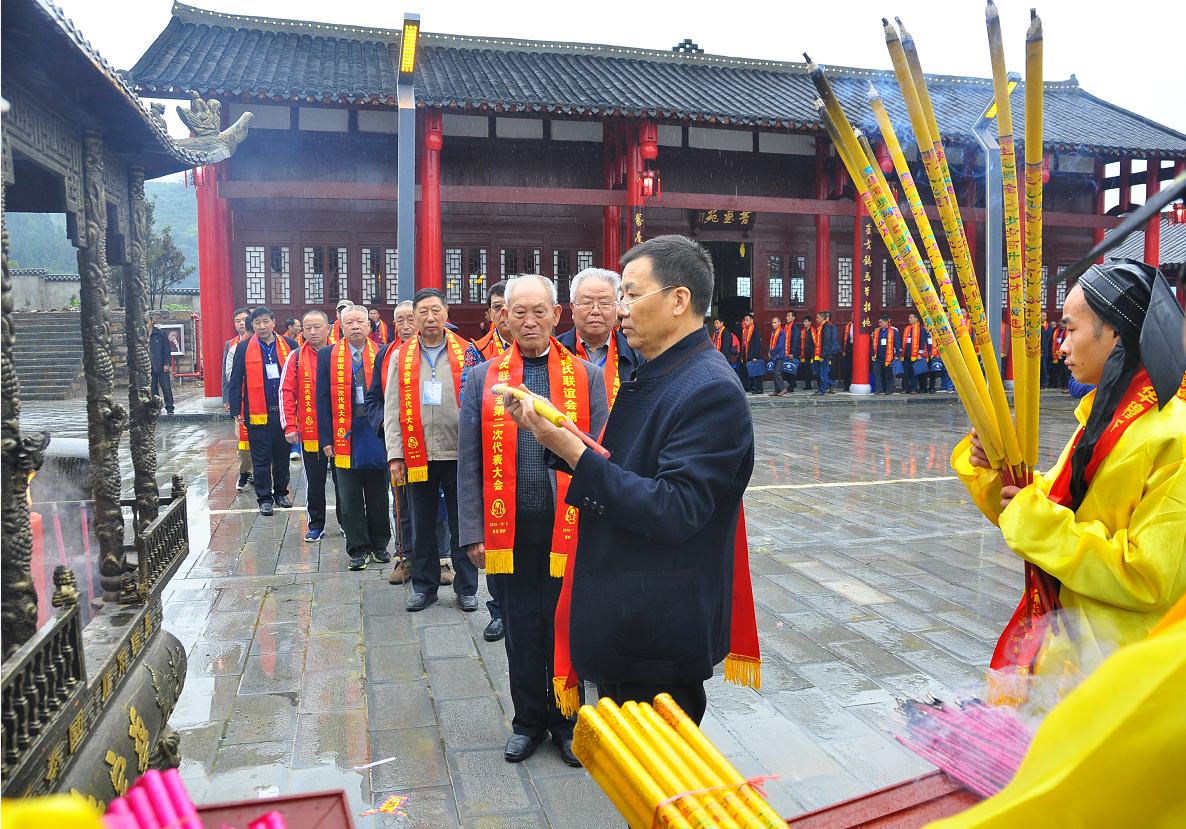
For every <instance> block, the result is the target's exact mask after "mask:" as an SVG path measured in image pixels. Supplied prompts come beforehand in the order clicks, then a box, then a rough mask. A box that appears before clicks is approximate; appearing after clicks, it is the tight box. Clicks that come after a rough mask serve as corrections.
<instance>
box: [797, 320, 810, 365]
mask: <svg viewBox="0 0 1186 829" xmlns="http://www.w3.org/2000/svg"><path fill="white" fill-rule="evenodd" d="M810 330H811V329H810V328H809V327H808V326H806V325H801V326H799V362H803V361H804V360H806V359H807V332H808V331H810Z"/></svg>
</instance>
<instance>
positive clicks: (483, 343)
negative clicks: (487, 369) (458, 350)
mask: <svg viewBox="0 0 1186 829" xmlns="http://www.w3.org/2000/svg"><path fill="white" fill-rule="evenodd" d="M474 348H476V349H478V353H479V354H481V355H482V359H483V360H493V359H494V358H495V357H497V356H498V355H499V354H502V353H503V352H504V351H505V350H506V349H505V348H503V347H502V337H500V336H498V330H497V329H494V330H492V331H491V332H490V333H489V334H487V335H486V336H485V337H482V338H481V339H480V340H475V341H474Z"/></svg>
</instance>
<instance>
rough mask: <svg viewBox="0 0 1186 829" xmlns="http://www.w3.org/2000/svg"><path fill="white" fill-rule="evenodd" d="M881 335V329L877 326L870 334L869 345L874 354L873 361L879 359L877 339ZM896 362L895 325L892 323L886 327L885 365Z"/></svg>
mask: <svg viewBox="0 0 1186 829" xmlns="http://www.w3.org/2000/svg"><path fill="white" fill-rule="evenodd" d="M880 337H881V329H880V328H875V329H873V332H872V333H871V334H869V340H870V342H869V345H870V349H871V351H872V354H873V361H874V362H876V361H877V341H878V339H880ZM893 362H894V327H893V326H892V325H891V326H890V327H889V328H887V329H885V365H887V366H888V365H891V364H892V363H893Z"/></svg>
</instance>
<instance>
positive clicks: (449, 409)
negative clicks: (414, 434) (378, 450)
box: [383, 344, 457, 461]
mask: <svg viewBox="0 0 1186 829" xmlns="http://www.w3.org/2000/svg"><path fill="white" fill-rule="evenodd" d="M436 362H437V365H436V374H437V377H436V379H437V382H438V383H440V384H441V405H439V406H426V405H421V407H420V416H421V422H422V423H423V424H424V443H425V445H426V446H427V447H428V459H429V460H430V461H455V460H457V387H456V386H455V385H454V384H453V370H452V368H451V367H450V366H449V346H448V345H447V344H445V347H444V348H442V349H441V351H440V353H439V354H438V355H437V360H436ZM432 369H433V366H432V364H431V363H430V362H429V361H428V354H427V353H426V352H425V350H424V347H423V346H421V347H420V389H418V390H417V393H416V400H417V401H420V400H422V399H423V397H422V394H423V390H424V384H425V383H430V382H432ZM399 371H400V366H399V355H398V354H397V355H396V356H395V357H392V358H391V363H390V364H389V365H388V367H387V391H386V392H385V394H384V396H383V437H384V440H385V441H386V442H387V460H389V461H394V460H403V458H404V429H403V424H401V423H400V422H399V419H400V411H401V410H402V405H403V401H402V400H401V399H400V398H401V387H400V374H399Z"/></svg>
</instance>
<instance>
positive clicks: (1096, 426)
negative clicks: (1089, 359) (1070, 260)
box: [1070, 259, 1186, 510]
mask: <svg viewBox="0 0 1186 829" xmlns="http://www.w3.org/2000/svg"><path fill="white" fill-rule="evenodd" d="M1079 285H1080V286H1082V288H1083V298H1084V299H1085V300H1086V301H1087V304H1088V305H1090V306H1091V309H1092V310H1093V311H1095V312H1096V314H1098V315H1099V317H1100V319H1102V320H1103V321H1104V322H1106V323H1107V324H1108V325H1110V326H1111V327H1112V328H1113V329H1115V331H1116V333H1117V334H1118V335H1119V336H1120V342H1118V343H1117V344H1116V347H1115V348H1114V349H1113V350H1112V353H1111V355H1110V356H1109V357H1108V361H1107V362H1106V363H1105V364H1104V373H1103V377H1102V378H1101V379H1100V384H1099V389H1098V390H1097V391H1096V393H1095V394H1096V396H1095V402H1094V403H1093V404H1092V408H1091V415H1090V416H1089V417H1088V418H1087V424H1086V425H1085V426H1084V427H1083V435H1082V436H1081V437H1080V438H1079V442H1078V443H1077V444H1076V445H1075V451H1074V453H1073V454H1072V455H1071V483H1070V492H1071V500H1072V504H1071V508H1072V509H1075V510H1077V509H1079V505H1080V504H1081V503H1082V502H1083V497H1084V496H1085V495H1086V494H1087V481H1086V479H1085V476H1086V472H1087V466H1088V464H1090V463H1091V455H1092V452H1093V451H1094V450H1095V445H1096V443H1097V442H1098V441H1099V439H1100V438H1101V437H1102V436H1103V434H1104V431H1105V430H1106V429H1107V428H1108V425H1109V424H1110V423H1111V422H1112V420H1113V419H1114V418H1115V416H1116V409H1117V408H1118V406H1119V404H1120V400H1121V398H1123V397H1124V394H1125V392H1127V391H1128V387H1129V385H1130V384H1131V383H1132V379H1133V377H1134V376H1135V375H1136V373H1137V371H1138V370H1139V369H1140V368H1141V366H1142V364H1143V365H1144V367H1145V370H1146V371H1147V372H1148V373H1149V379H1150V381H1151V382H1152V383H1153V389H1154V391H1156V392H1157V407H1158V409H1163V408H1165V405H1166V404H1167V403H1168V402H1169V401H1170V398H1172V397H1173V396H1174V395H1175V394H1176V393H1177V391H1178V389H1179V387H1180V386H1181V385H1182V375H1183V373H1186V352H1184V351H1183V349H1182V317H1183V315H1182V307H1181V306H1180V305H1178V302H1177V300H1176V299H1175V298H1174V293H1173V291H1172V290H1171V289H1170V286H1169V283H1167V282H1166V281H1165V277H1164V276H1162V275H1161V271H1159V270H1157V268H1154V267H1153V266H1151V265H1146V264H1144V263H1143V262H1137V261H1135V260H1133V259H1123V260H1120V261H1119V262H1112V263H1109V264H1107V265H1103V266H1099V265H1096V266H1093V267H1091V268H1089V269H1088V270H1087V272H1086V273H1084V274H1083V276H1081V277H1080V278H1079Z"/></svg>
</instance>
